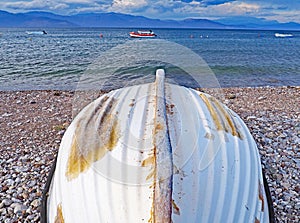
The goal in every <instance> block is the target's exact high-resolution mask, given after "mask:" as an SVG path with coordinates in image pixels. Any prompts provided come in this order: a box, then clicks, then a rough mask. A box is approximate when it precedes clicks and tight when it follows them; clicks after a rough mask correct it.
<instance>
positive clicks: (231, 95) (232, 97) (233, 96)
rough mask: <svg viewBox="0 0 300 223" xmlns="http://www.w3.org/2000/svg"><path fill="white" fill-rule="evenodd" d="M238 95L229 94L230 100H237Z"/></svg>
mask: <svg viewBox="0 0 300 223" xmlns="http://www.w3.org/2000/svg"><path fill="white" fill-rule="evenodd" d="M235 98H236V95H235V94H228V99H235Z"/></svg>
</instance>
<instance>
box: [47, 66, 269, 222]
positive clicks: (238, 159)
mask: <svg viewBox="0 0 300 223" xmlns="http://www.w3.org/2000/svg"><path fill="white" fill-rule="evenodd" d="M163 76H164V74H163V71H161V70H159V71H158V72H157V79H156V82H155V83H151V84H145V85H138V86H133V87H128V88H122V89H119V90H115V91H111V92H110V93H108V94H105V95H103V96H101V97H100V98H98V99H97V100H95V101H94V102H92V103H91V104H90V105H88V106H87V107H85V108H84V109H83V110H82V111H81V112H80V113H79V114H78V116H77V117H76V118H75V119H74V121H73V122H72V124H71V125H70V127H69V128H68V130H67V131H66V133H65V135H64V137H63V139H62V143H61V145H60V149H59V153H58V158H57V162H56V167H55V171H54V174H53V176H50V180H49V183H48V188H46V192H45V196H44V212H43V213H44V216H42V222H55V221H58V220H60V221H62V220H63V221H62V222H66V223H68V222H132V223H138V222H169V223H171V222H174V223H180V222H270V213H271V212H270V211H269V207H268V204H269V202H268V199H267V193H266V188H265V184H264V180H263V175H262V169H261V164H260V157H259V153H258V149H257V147H256V144H255V142H254V140H253V138H252V136H251V134H250V132H249V130H248V128H247V127H246V125H245V124H244V122H243V121H242V120H241V119H240V117H239V116H238V115H237V114H236V113H234V112H233V111H232V110H230V109H229V108H227V107H226V106H224V105H223V104H221V103H220V102H219V101H217V100H216V99H215V98H213V97H212V96H210V95H207V94H205V93H202V92H199V91H196V90H193V89H189V88H185V87H181V86H177V85H172V84H167V83H164V78H163Z"/></svg>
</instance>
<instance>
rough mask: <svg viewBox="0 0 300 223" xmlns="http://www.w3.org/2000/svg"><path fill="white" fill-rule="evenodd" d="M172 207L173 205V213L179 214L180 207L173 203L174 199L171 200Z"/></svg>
mask: <svg viewBox="0 0 300 223" xmlns="http://www.w3.org/2000/svg"><path fill="white" fill-rule="evenodd" d="M172 207H173V213H174V214H177V215H180V209H179V207H178V206H177V204H176V203H175V201H174V200H172Z"/></svg>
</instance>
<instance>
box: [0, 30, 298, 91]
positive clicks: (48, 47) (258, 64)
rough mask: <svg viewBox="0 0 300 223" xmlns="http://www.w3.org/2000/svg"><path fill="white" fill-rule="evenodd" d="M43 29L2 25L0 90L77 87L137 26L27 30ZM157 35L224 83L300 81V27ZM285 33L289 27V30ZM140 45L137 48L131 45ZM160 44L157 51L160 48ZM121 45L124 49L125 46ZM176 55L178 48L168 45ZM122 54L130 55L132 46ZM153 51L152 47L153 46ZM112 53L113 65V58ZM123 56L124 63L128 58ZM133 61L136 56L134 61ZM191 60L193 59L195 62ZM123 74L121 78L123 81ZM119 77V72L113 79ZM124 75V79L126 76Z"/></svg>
mask: <svg viewBox="0 0 300 223" xmlns="http://www.w3.org/2000/svg"><path fill="white" fill-rule="evenodd" d="M40 30H42V29H24V28H14V29H0V33H1V35H0V90H25V89H27V90H30V89H64V90H74V89H76V86H77V84H78V82H79V81H80V79H81V78H82V76H84V74H85V72H86V70H87V68H88V67H89V66H90V65H91V64H93V63H94V62H95V61H96V60H97V58H101V56H103V55H105V54H106V53H107V52H108V51H110V50H111V49H114V47H117V46H122V45H126V43H127V42H128V41H137V42H136V43H137V47H138V43H139V41H144V40H142V39H139V40H137V39H132V38H130V37H129V32H130V31H133V30H134V29H107V28H106V29H101V28H72V29H54V28H51V29H47V30H46V31H47V33H48V34H47V35H28V34H27V33H26V31H40ZM153 31H154V32H155V33H156V34H157V37H156V39H159V40H164V41H168V42H173V43H176V44H179V45H181V46H183V47H186V48H187V49H189V50H191V51H193V52H194V53H196V54H197V55H199V57H201V58H202V59H203V60H204V61H205V62H206V63H207V66H208V67H209V69H211V71H212V72H213V74H214V75H215V77H216V78H217V80H218V82H219V84H220V86H222V87H248V86H269V85H270V86H286V85H287V86H288V85H297V86H299V85H300V32H296V31H289V32H288V33H291V34H293V37H292V38H276V37H275V35H274V34H275V33H278V32H280V31H261V30H203V29H153ZM285 33H287V32H286V31H285ZM132 50H137V49H132ZM160 50H162V49H156V50H155V53H157V54H159V53H161V52H160ZM121 51H122V50H121ZM170 52H171V54H172V55H173V56H174V55H175V56H176V54H177V53H178V52H177V49H176V47H174V49H170ZM120 53H123V54H124V53H125V54H126V55H127V54H128V57H126V56H125V57H123V59H124V60H128V61H130V60H132V58H131V56H130V51H128V49H127V52H126V51H125V52H120ZM149 53H153V52H149ZM118 56H119V55H118V53H116V54H115V55H113V56H111V57H112V58H110V59H111V65H112V66H114V60H113V59H114V58H113V57H116V58H117V57H118ZM128 61H124V64H126V63H125V62H128ZM131 62H132V63H134V61H131ZM192 62H193V61H191V63H192ZM116 66H119V67H117V69H118V70H119V72H116V73H115V74H114V75H122V76H123V77H124V78H125V79H126V78H129V79H130V78H132V77H135V78H137V77H142V76H144V75H148V74H154V73H155V69H157V68H158V67H159V68H161V67H163V68H164V66H167V69H169V73H170V72H174V73H177V74H178V75H177V76H176V75H175V78H178V79H180V78H181V79H182V78H184V77H185V76H182V75H180V74H179V73H180V69H179V70H178V69H177V70H176V69H173V70H172V69H171V68H172V64H168V65H163V64H161V63H160V61H152V62H151V63H149V61H148V62H146V63H145V64H143V63H139V64H136V65H135V66H131V67H126V66H125V67H120V64H117V65H116ZM124 78H123V80H122V81H124ZM115 80H116V81H115V82H118V78H116V79H115ZM125 81H126V80H125Z"/></svg>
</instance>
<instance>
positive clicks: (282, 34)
mask: <svg viewBox="0 0 300 223" xmlns="http://www.w3.org/2000/svg"><path fill="white" fill-rule="evenodd" d="M275 37H279V38H285V37H293V34H285V33H275Z"/></svg>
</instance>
